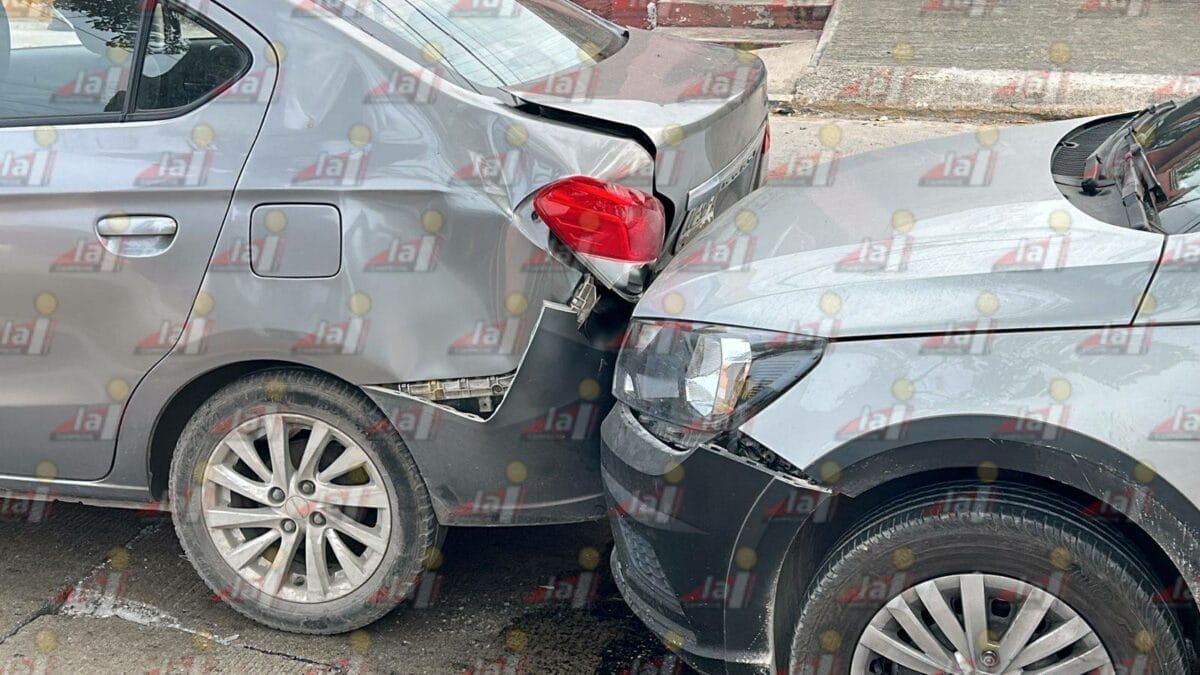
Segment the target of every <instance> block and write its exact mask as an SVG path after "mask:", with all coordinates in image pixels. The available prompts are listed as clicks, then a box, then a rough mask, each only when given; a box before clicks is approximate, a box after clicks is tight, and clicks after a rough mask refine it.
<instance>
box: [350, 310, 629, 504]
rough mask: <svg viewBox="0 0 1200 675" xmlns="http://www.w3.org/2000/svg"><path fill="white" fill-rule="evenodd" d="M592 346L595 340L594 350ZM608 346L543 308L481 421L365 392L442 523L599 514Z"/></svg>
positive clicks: (396, 394) (611, 351)
mask: <svg viewBox="0 0 1200 675" xmlns="http://www.w3.org/2000/svg"><path fill="white" fill-rule="evenodd" d="M597 342H598V343H597ZM617 348H618V344H617V343H616V342H613V341H605V340H601V341H595V340H589V339H588V338H587V337H586V336H585V335H584V334H582V333H581V332H580V330H579V329H578V327H577V323H576V313H575V311H573V310H572V309H571V308H570V307H567V306H564V305H557V304H553V303H546V304H545V306H544V307H543V309H542V315H541V318H540V319H539V321H538V324H537V327H536V329H535V331H534V335H533V338H532V340H531V342H530V345H529V348H528V350H527V351H526V353H525V357H524V359H523V360H522V362H521V367H520V369H519V370H518V371H517V373H516V376H515V377H514V378H513V380H512V383H511V386H510V388H509V389H508V391H507V393H506V394H505V396H504V398H503V400H502V401H501V402H500V404H499V405H498V406H497V407H496V409H495V411H494V412H493V413H492V414H491V415H490V416H488V417H487V418H486V419H482V418H481V417H479V416H475V415H469V414H464V413H461V412H459V411H457V410H455V409H453V408H451V407H449V406H445V405H439V404H437V403H433V402H431V401H428V400H425V399H421V398H416V397H413V396H409V395H406V394H404V393H402V392H400V391H398V390H397V389H395V388H388V387H366V388H365V391H366V393H367V394H368V395H369V396H370V397H371V398H372V399H373V400H374V401H375V402H376V403H377V404H378V405H379V406H380V408H381V409H382V410H383V411H384V413H385V414H386V415H387V417H388V419H389V420H391V422H392V426H394V427H395V428H396V430H397V431H399V433H400V436H401V438H403V439H404V442H405V444H406V445H407V446H408V448H409V451H410V452H411V453H412V455H413V459H414V460H415V461H416V463H417V467H418V468H419V469H420V471H421V476H422V477H423V478H424V479H425V483H426V486H427V487H428V489H429V494H430V497H431V498H432V501H433V508H434V512H435V513H436V515H437V518H438V522H440V523H441V524H443V525H483V526H488V525H492V526H506V525H538V524H555V523H572V522H581V521H587V520H598V519H600V518H603V517H604V499H603V495H602V487H601V482H600V433H599V432H600V422H601V420H603V419H604V416H605V414H607V412H608V410H609V409H610V408H611V407H612V404H613V399H612V394H611V390H612V365H613V363H614V361H615V360H616V350H617Z"/></svg>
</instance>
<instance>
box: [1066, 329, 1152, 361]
mask: <svg viewBox="0 0 1200 675" xmlns="http://www.w3.org/2000/svg"><path fill="white" fill-rule="evenodd" d="M1152 332H1153V327H1152V326H1106V327H1104V328H1101V329H1100V330H1097V331H1096V332H1094V333H1092V334H1090V335H1088V336H1087V337H1085V338H1084V339H1082V340H1080V341H1079V344H1077V345H1076V346H1075V353H1077V354H1080V355H1084V356H1144V355H1145V354H1148V353H1149V352H1150V336H1151V333H1152Z"/></svg>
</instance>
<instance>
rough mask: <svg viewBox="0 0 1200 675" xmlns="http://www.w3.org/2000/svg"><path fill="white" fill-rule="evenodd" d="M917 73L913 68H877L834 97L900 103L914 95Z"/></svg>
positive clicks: (847, 85)
mask: <svg viewBox="0 0 1200 675" xmlns="http://www.w3.org/2000/svg"><path fill="white" fill-rule="evenodd" d="M915 73H916V71H915V70H913V69H912V68H901V67H887V68H876V69H874V70H873V71H872V72H870V73H869V74H868V75H866V76H865V77H862V78H859V79H856V80H853V81H851V82H849V83H848V84H846V85H845V86H843V87H842V88H841V89H839V90H838V91H837V93H835V94H834V98H836V99H837V100H839V101H844V102H848V103H867V104H887V105H895V104H900V103H903V102H905V101H907V100H908V99H909V98H911V97H912V82H913V76H914V75H915Z"/></svg>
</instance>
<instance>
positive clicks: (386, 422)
mask: <svg viewBox="0 0 1200 675" xmlns="http://www.w3.org/2000/svg"><path fill="white" fill-rule="evenodd" d="M443 414H444V413H443V412H442V409H441V408H438V407H437V406H435V405H433V404H432V403H420V402H417V401H410V402H407V403H404V404H401V405H398V406H396V407H395V408H392V409H391V410H389V411H388V412H387V417H385V418H382V419H380V420H379V422H377V423H376V424H375V425H374V426H372V427H371V429H370V430H369V432H368V433H375V434H380V433H388V434H390V433H392V429H395V430H396V431H398V432H399V433H400V435H401V436H402V437H403V438H404V439H405V440H409V441H414V440H416V441H425V440H429V439H431V438H433V437H434V436H436V435H437V431H438V428H439V427H441V424H442V415H443Z"/></svg>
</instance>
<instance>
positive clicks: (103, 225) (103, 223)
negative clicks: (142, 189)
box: [96, 216, 179, 238]
mask: <svg viewBox="0 0 1200 675" xmlns="http://www.w3.org/2000/svg"><path fill="white" fill-rule="evenodd" d="M178 231H179V223H177V222H175V219H174V218H170V217H167V216H108V217H107V218H101V219H100V220H99V221H97V222H96V234H98V235H99V236H100V237H101V238H103V237H174V236H175V233H176V232H178Z"/></svg>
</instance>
